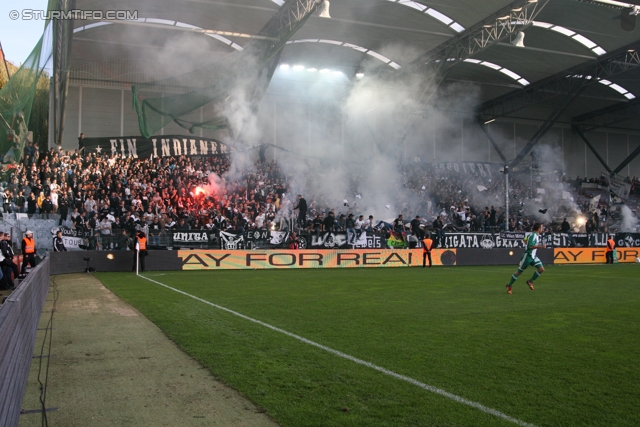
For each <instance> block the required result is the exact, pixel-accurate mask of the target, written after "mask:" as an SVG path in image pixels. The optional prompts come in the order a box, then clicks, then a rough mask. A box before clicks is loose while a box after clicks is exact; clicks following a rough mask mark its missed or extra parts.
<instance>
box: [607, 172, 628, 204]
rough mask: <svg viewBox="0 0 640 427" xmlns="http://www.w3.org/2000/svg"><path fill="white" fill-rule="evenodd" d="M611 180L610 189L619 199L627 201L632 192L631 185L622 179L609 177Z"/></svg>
mask: <svg viewBox="0 0 640 427" xmlns="http://www.w3.org/2000/svg"><path fill="white" fill-rule="evenodd" d="M607 179H608V180H609V189H610V190H611V191H612V192H613V194H615V195H616V196H618V197H622V198H623V199H626V198H628V197H629V193H630V192H631V184H627V183H626V182H624V181H623V180H621V179H618V178H611V177H607Z"/></svg>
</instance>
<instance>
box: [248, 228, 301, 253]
mask: <svg viewBox="0 0 640 427" xmlns="http://www.w3.org/2000/svg"><path fill="white" fill-rule="evenodd" d="M289 235H290V233H289V232H288V231H275V230H252V231H247V232H246V233H245V234H244V240H245V242H246V243H247V249H272V248H284V247H286V246H287V240H288V239H289ZM305 242H306V241H305ZM302 249H304V248H302Z"/></svg>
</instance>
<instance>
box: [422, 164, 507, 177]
mask: <svg viewBox="0 0 640 427" xmlns="http://www.w3.org/2000/svg"><path fill="white" fill-rule="evenodd" d="M431 165H432V167H433V168H434V169H442V170H449V171H453V172H459V173H465V174H471V175H477V176H485V177H489V178H490V177H491V176H492V174H493V173H495V172H497V171H498V168H499V167H500V165H499V164H497V163H477V162H475V163H470V162H439V163H432V164H431Z"/></svg>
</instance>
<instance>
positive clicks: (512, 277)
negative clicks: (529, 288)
mask: <svg viewBox="0 0 640 427" xmlns="http://www.w3.org/2000/svg"><path fill="white" fill-rule="evenodd" d="M516 280H518V276H517V275H516V274H515V273H513V276H511V281H510V282H509V286H511V285H513V283H514V282H515V281H516Z"/></svg>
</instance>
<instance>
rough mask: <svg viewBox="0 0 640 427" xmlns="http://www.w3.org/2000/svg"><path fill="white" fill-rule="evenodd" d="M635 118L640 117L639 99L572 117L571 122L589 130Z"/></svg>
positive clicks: (583, 129)
mask: <svg viewBox="0 0 640 427" xmlns="http://www.w3.org/2000/svg"><path fill="white" fill-rule="evenodd" d="M637 119H640V99H636V100H635V101H632V102H622V103H620V104H616V105H612V106H610V107H606V108H603V109H600V110H597V111H592V112H591V113H587V114H583V115H581V116H578V117H574V119H573V124H574V125H576V126H579V127H580V129H582V131H583V132H589V131H592V130H595V129H598V128H601V127H608V126H611V125H614V124H617V123H620V122H625V121H627V120H637Z"/></svg>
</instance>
